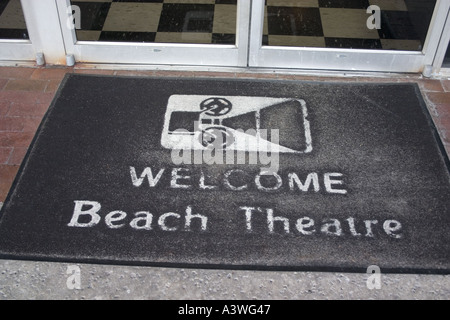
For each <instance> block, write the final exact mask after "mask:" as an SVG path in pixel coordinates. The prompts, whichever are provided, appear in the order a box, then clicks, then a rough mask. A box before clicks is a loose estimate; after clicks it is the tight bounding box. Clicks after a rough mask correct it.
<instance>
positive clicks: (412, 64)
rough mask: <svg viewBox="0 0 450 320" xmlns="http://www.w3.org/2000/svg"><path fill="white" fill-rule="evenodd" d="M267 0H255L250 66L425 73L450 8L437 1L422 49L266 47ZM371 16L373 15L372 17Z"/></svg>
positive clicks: (253, 4)
mask: <svg viewBox="0 0 450 320" xmlns="http://www.w3.org/2000/svg"><path fill="white" fill-rule="evenodd" d="M264 2H265V0H253V1H252V16H251V25H250V33H251V35H252V37H251V38H250V44H249V46H250V49H249V66H250V67H263V68H264V67H266V68H301V69H313V70H346V71H378V72H414V73H417V72H422V71H423V69H424V67H425V66H427V65H432V64H433V60H434V57H435V55H436V53H437V49H438V45H439V40H440V38H441V34H442V31H443V30H444V26H445V23H446V19H447V14H448V12H449V9H450V2H449V1H443V0H437V2H436V7H435V10H434V13H433V17H432V19H431V23H430V28H429V30H428V34H427V38H426V41H425V44H424V48H423V50H422V52H420V51H396V50H367V49H335V48H312V47H311V48H309V47H281V46H263V45H262V38H263V28H264V9H265V4H264ZM368 17H369V16H368Z"/></svg>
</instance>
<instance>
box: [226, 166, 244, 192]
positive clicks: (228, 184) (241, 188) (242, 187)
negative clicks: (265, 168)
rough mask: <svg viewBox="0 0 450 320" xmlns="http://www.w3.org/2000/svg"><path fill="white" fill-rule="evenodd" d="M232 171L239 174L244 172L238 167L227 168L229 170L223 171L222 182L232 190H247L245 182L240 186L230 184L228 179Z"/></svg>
mask: <svg viewBox="0 0 450 320" xmlns="http://www.w3.org/2000/svg"><path fill="white" fill-rule="evenodd" d="M233 173H237V174H241V175H244V174H245V172H244V171H242V170H238V169H234V170H229V171H227V172H225V174H224V177H223V183H224V185H225V187H226V188H227V189H229V190H233V191H242V190H247V189H248V185H247V184H243V185H240V186H234V185H232V184H231V182H230V180H229V179H230V176H231V175H232V174H233Z"/></svg>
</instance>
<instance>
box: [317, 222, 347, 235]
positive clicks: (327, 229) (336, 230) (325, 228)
mask: <svg viewBox="0 0 450 320" xmlns="http://www.w3.org/2000/svg"><path fill="white" fill-rule="evenodd" d="M320 231H321V232H322V233H324V234H326V235H329V236H341V235H342V228H341V222H340V221H339V220H338V219H328V220H326V222H324V224H323V225H322V227H321V228H320Z"/></svg>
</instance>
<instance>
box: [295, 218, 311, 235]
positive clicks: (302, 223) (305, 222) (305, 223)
mask: <svg viewBox="0 0 450 320" xmlns="http://www.w3.org/2000/svg"><path fill="white" fill-rule="evenodd" d="M295 226H296V227H297V230H298V232H300V233H301V234H303V235H307V236H309V235H312V234H313V233H314V232H316V230H315V229H314V220H313V219H311V218H309V217H303V218H300V219H298V220H297V223H296V225H295Z"/></svg>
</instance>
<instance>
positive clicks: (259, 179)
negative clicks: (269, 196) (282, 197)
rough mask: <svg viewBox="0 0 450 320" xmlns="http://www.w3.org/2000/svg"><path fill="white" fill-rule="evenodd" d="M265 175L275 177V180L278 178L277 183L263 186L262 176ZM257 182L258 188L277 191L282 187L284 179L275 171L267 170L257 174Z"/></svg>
mask: <svg viewBox="0 0 450 320" xmlns="http://www.w3.org/2000/svg"><path fill="white" fill-rule="evenodd" d="M264 176H266V177H269V176H271V177H274V178H275V180H276V182H275V184H274V185H272V186H263V185H262V184H261V177H264ZM255 184H256V188H257V189H258V190H261V191H266V192H271V191H276V190H278V189H280V188H281V186H282V184H283V179H282V178H281V177H280V175H278V174H277V173H275V172H269V171H266V172H261V173H260V174H257V175H256V177H255Z"/></svg>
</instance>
